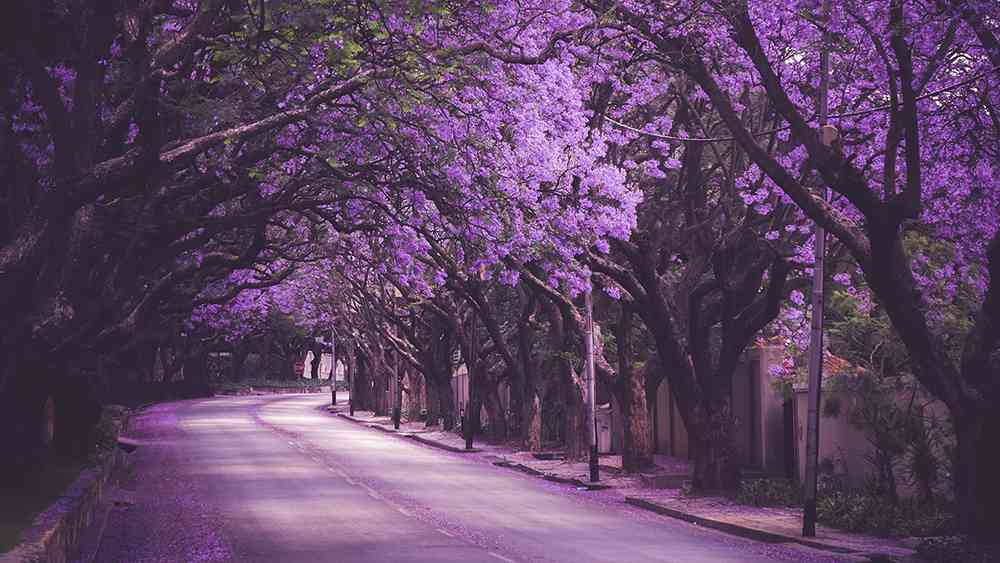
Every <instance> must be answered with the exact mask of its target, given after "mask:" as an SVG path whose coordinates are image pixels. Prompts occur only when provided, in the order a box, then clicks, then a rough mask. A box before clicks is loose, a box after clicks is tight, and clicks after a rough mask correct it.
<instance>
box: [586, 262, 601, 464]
mask: <svg viewBox="0 0 1000 563" xmlns="http://www.w3.org/2000/svg"><path fill="white" fill-rule="evenodd" d="M587 282H588V283H587V292H586V293H585V294H584V295H583V301H584V308H585V309H586V310H587V319H586V323H585V324H586V327H585V330H586V333H587V334H586V338H587V341H586V353H587V360H586V364H585V366H586V367H585V369H586V379H587V418H588V420H587V426H588V427H589V428H590V431H589V432H587V434H588V435H589V437H590V481H591V482H597V481H599V480H600V478H601V476H600V468H599V467H600V466H599V465H598V462H597V381H596V379H597V378H596V377H594V375H595V374H594V372H595V370H594V299H593V292H592V291H591V290H592V288H593V284H592V283H590V280H589V279H588V280H587Z"/></svg>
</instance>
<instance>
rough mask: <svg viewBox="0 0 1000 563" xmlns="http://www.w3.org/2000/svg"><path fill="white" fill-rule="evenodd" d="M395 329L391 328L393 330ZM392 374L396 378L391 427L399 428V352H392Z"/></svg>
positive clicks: (401, 407) (400, 377) (400, 414)
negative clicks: (393, 359)
mask: <svg viewBox="0 0 1000 563" xmlns="http://www.w3.org/2000/svg"><path fill="white" fill-rule="evenodd" d="M395 330H396V329H393V332H395ZM393 357H394V358H395V361H394V362H393V364H394V367H393V375H394V378H395V380H396V388H395V389H393V395H394V397H393V404H394V406H393V408H392V427H393V428H395V429H396V430H399V423H400V419H401V418H402V416H403V374H402V372H401V371H400V369H399V352H394V353H393Z"/></svg>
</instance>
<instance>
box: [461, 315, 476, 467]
mask: <svg viewBox="0 0 1000 563" xmlns="http://www.w3.org/2000/svg"><path fill="white" fill-rule="evenodd" d="M469 324H470V325H472V326H471V327H470V328H469V332H470V334H469V350H470V351H471V352H472V353H471V354H469V355H470V356H471V357H470V358H466V361H467V362H468V365H467V366H466V367H467V368H468V370H467V371H468V372H469V375H468V381H469V400H468V401H466V403H465V413H464V414H465V420H463V421H462V433H463V434H464V435H465V449H467V450H471V449H472V440H473V428H472V408H473V406H474V405H473V401H472V393H473V391H474V389H475V387H476V386H477V385H478V384H479V383H478V378H479V373H478V371H479V340H478V339H477V337H476V312H475V311H473V312H472V320H471V321H470V323H469ZM477 414H478V413H477Z"/></svg>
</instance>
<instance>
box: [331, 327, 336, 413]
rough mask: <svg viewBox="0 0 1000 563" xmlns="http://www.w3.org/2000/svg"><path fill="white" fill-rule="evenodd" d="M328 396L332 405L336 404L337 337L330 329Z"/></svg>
mask: <svg viewBox="0 0 1000 563" xmlns="http://www.w3.org/2000/svg"><path fill="white" fill-rule="evenodd" d="M330 396H331V398H332V399H333V406H335V407H336V406H337V337H336V335H335V333H334V330H333V329H332V328H331V329H330Z"/></svg>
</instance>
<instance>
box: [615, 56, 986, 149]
mask: <svg viewBox="0 0 1000 563" xmlns="http://www.w3.org/2000/svg"><path fill="white" fill-rule="evenodd" d="M998 70H1000V66H997V67H993V68H991V69H989V70H984V71H983V72H980V73H979V74H976V75H973V76H972V77H970V78H966V79H965V80H962V81H960V82H956V83H954V84H951V85H948V86H945V87H943V88H939V89H937V90H934V91H932V92H927V93H926V94H921V95H919V96H917V97H916V99H915V100H914V101H920V100H924V99H927V98H930V97H933V96H937V95H938V94H943V93H944V92H947V91H949V90H954V89H955V88H959V87H961V86H965V85H966V84H970V83H972V82H975V81H976V80H979V79H980V78H983V77H984V76H987V75H988V74H991V73H993V72H997V71H998ZM894 105H895V106H898V105H901V104H898V103H897V104H885V105H881V106H875V107H873V108H868V109H863V110H858V111H849V112H845V113H834V114H830V115H829V116H828V117H829V118H830V119H833V118H844V117H858V116H862V115H868V114H871V113H876V112H880V111H886V110H889V109H892V108H893V106H894ZM604 119H606V120H608V121H610V122H611V124H612V125H615V126H617V127H620V128H622V129H626V130H628V131H632V132H633V133H638V134H640V135H645V136H647V137H653V138H656V139H663V140H666V141H680V142H683V143H719V142H723V141H735V140H736V137H734V136H731V135H730V136H727V137H680V136H677V135H664V134H662V133H651V132H649V131H643V130H642V129H636V128H635V127H632V126H631V125H626V124H624V123H622V122H621V121H618V120H617V119H614V118H612V117H610V116H608V115H605V116H604ZM814 119H817V117H816V116H813V117H810V118H809V119H808V121H813V120H814ZM791 128H792V126H791V125H784V126H781V127H775V128H773V129H767V130H764V131H755V132H752V133H750V136H751V137H764V136H766V135H771V134H773V133H778V132H781V131H786V130H788V129H791Z"/></svg>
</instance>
